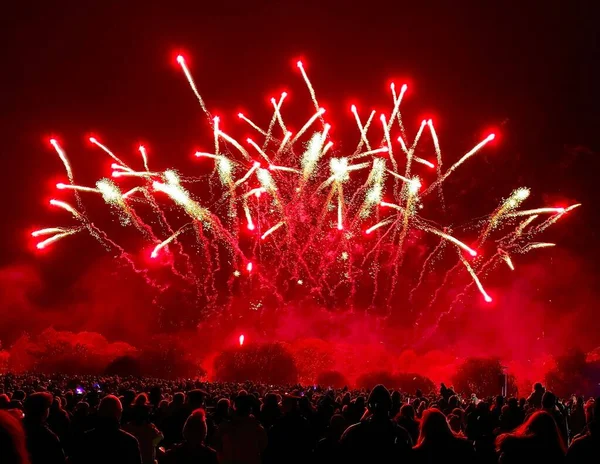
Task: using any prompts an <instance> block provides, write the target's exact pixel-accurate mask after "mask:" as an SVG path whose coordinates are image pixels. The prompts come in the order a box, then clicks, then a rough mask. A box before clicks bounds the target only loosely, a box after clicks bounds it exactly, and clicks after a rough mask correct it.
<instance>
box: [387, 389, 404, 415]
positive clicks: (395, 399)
mask: <svg viewBox="0 0 600 464" xmlns="http://www.w3.org/2000/svg"><path fill="white" fill-rule="evenodd" d="M401 407H402V395H401V394H400V392H399V391H398V390H394V391H393V392H392V409H391V411H390V417H396V416H397V415H398V413H399V412H400V408H401Z"/></svg>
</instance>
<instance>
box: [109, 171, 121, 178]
mask: <svg viewBox="0 0 600 464" xmlns="http://www.w3.org/2000/svg"><path fill="white" fill-rule="evenodd" d="M120 175H121V172H119V171H113V172H112V173H111V176H113V177H119V176H120Z"/></svg>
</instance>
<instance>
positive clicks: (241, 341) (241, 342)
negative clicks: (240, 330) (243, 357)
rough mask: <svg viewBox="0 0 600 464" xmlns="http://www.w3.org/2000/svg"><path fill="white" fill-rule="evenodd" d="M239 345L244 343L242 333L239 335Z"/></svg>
mask: <svg viewBox="0 0 600 464" xmlns="http://www.w3.org/2000/svg"><path fill="white" fill-rule="evenodd" d="M239 340H240V346H242V345H243V344H244V334H242V335H240V339H239Z"/></svg>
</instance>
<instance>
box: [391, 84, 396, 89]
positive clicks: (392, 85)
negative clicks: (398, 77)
mask: <svg viewBox="0 0 600 464" xmlns="http://www.w3.org/2000/svg"><path fill="white" fill-rule="evenodd" d="M395 88H396V86H395V85H394V83H393V82H392V83H391V84H390V89H392V90H394V89H395Z"/></svg>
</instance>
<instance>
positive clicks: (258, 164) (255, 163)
mask: <svg viewBox="0 0 600 464" xmlns="http://www.w3.org/2000/svg"><path fill="white" fill-rule="evenodd" d="M248 140H250V139H248ZM254 167H255V168H260V163H259V162H258V161H255V162H254Z"/></svg>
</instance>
